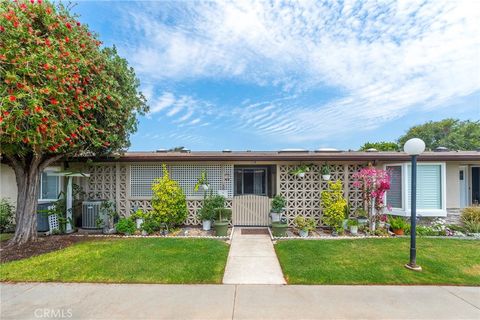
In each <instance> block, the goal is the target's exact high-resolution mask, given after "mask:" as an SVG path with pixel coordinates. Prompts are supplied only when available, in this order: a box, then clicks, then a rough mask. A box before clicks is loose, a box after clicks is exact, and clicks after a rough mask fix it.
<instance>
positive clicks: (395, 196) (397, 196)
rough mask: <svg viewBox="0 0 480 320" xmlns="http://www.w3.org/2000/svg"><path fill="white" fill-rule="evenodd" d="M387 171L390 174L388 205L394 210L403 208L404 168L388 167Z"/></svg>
mask: <svg viewBox="0 0 480 320" xmlns="http://www.w3.org/2000/svg"><path fill="white" fill-rule="evenodd" d="M387 169H388V172H389V173H390V190H388V191H387V205H388V206H391V207H392V208H402V207H403V205H402V204H403V197H402V166H388V167H387Z"/></svg>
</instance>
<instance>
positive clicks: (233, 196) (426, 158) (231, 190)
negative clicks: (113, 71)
mask: <svg viewBox="0 0 480 320" xmlns="http://www.w3.org/2000/svg"><path fill="white" fill-rule="evenodd" d="M86 160H87V159H81V158H80V159H76V160H74V161H69V162H63V163H61V164H59V165H58V166H53V167H51V168H48V169H47V170H46V171H47V172H44V174H43V175H42V178H41V187H40V198H39V201H40V202H44V201H51V200H54V199H55V198H56V195H57V194H58V193H59V192H60V191H61V190H63V188H64V186H63V185H64V181H63V179H64V178H63V177H60V176H50V175H48V171H55V170H62V169H65V170H79V171H82V172H85V173H88V174H89V175H90V176H89V178H84V179H77V178H75V180H74V182H75V183H76V184H78V185H80V186H82V187H83V190H84V191H85V192H86V194H87V197H88V199H91V200H95V199H97V200H104V199H110V200H114V201H115V203H116V206H117V211H118V212H119V213H120V214H121V215H127V216H128V215H129V214H131V212H133V211H134V210H135V209H143V210H149V208H151V206H150V199H151V196H152V191H151V184H152V181H153V179H155V178H157V177H160V176H161V175H162V164H166V165H167V167H168V170H169V173H170V176H171V177H172V178H173V179H175V180H177V181H178V182H179V184H180V186H181V187H182V188H183V190H184V192H185V194H186V197H187V204H188V209H189V216H188V218H187V220H186V221H185V223H186V224H187V225H196V224H199V221H198V219H197V217H196V213H197V210H198V209H199V208H200V207H201V205H202V199H203V197H204V193H203V191H197V192H196V191H194V186H195V183H196V182H197V179H198V177H199V176H200V174H201V172H202V171H203V170H205V171H206V172H207V179H208V181H209V184H210V187H211V188H210V190H211V191H213V192H219V193H221V194H223V195H225V197H226V198H227V205H228V206H229V207H232V208H233V223H234V224H235V225H268V224H269V223H270V220H269V198H271V197H272V196H274V195H275V194H280V195H282V196H284V197H285V198H286V199H287V206H286V216H287V218H288V220H289V222H290V223H291V222H292V221H293V218H294V217H295V216H297V215H304V216H310V217H314V218H315V219H317V220H319V219H320V218H321V203H320V192H321V191H322V190H323V189H325V188H326V187H327V181H324V180H322V178H321V173H320V169H321V166H322V164H324V163H328V165H329V166H330V168H331V180H333V181H335V180H341V181H342V182H343V186H344V194H345V197H346V198H347V199H348V203H349V205H350V210H351V211H352V212H353V211H354V210H355V209H356V208H357V207H359V206H361V205H362V195H361V192H360V191H359V190H358V189H357V188H355V187H354V186H353V181H352V175H353V174H354V173H355V172H357V171H358V170H359V169H361V168H362V167H364V166H367V165H369V164H371V165H374V166H376V167H379V168H388V169H389V170H390V171H391V173H392V175H391V190H390V191H388V192H387V195H386V200H387V203H388V204H389V205H390V206H391V207H392V214H395V215H403V216H408V215H409V214H410V212H409V208H410V197H409V188H410V175H409V170H410V163H409V161H410V158H409V156H408V155H406V154H405V153H403V152H352V151H337V150H333V149H326V150H322V149H321V150H317V151H307V150H281V151H241V152H237V151H235V152H232V151H229V150H225V151H218V152H216V151H215V152H213V151H212V152H203V151H202V152H190V151H188V150H186V151H181V152H167V151H163V150H159V151H156V152H126V153H124V154H122V155H118V156H112V157H109V158H101V159H95V161H94V162H87V161H86ZM418 160H419V164H418V187H417V188H418V197H417V208H418V209H417V210H418V213H417V214H418V215H419V216H422V217H448V218H452V219H455V218H458V214H459V211H460V209H461V208H463V207H466V206H469V205H472V204H478V203H479V202H480V152H478V151H458V152H457V151H442V152H425V153H423V154H422V155H421V156H419V159H418ZM301 164H308V165H311V170H310V172H308V173H307V174H306V175H305V177H303V178H299V177H297V176H295V175H293V174H291V173H290V172H291V171H292V169H295V168H296V167H297V166H299V165H301ZM1 177H2V179H1V186H0V187H1V189H0V191H1V196H2V197H10V198H12V199H15V197H16V186H15V185H14V181H15V178H14V175H13V171H12V170H11V168H9V167H7V166H6V165H5V164H2V165H1ZM209 192H210V191H209Z"/></svg>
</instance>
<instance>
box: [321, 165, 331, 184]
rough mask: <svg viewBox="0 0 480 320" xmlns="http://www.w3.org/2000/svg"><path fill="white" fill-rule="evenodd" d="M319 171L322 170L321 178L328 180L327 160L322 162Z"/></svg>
mask: <svg viewBox="0 0 480 320" xmlns="http://www.w3.org/2000/svg"><path fill="white" fill-rule="evenodd" d="M321 172H322V179H323V180H325V181H328V180H330V166H329V165H328V163H327V162H325V163H324V164H323V166H322V169H321Z"/></svg>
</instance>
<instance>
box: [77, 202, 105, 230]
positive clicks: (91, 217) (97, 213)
mask: <svg viewBox="0 0 480 320" xmlns="http://www.w3.org/2000/svg"><path fill="white" fill-rule="evenodd" d="M101 205H102V201H83V203H82V228H83V229H101V228H102V223H103V221H104V218H105V217H104V214H103V213H102V210H101V209H100V208H101ZM100 219H101V220H100ZM99 221H101V223H100V224H99V223H98V222H99Z"/></svg>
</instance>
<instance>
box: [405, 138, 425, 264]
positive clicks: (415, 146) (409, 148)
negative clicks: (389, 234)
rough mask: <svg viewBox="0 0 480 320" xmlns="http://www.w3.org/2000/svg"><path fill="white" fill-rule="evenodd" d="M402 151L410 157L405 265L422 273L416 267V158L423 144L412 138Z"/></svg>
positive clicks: (422, 150) (421, 151) (420, 140)
mask: <svg viewBox="0 0 480 320" xmlns="http://www.w3.org/2000/svg"><path fill="white" fill-rule="evenodd" d="M403 150H404V151H405V152H406V153H407V154H409V155H410V156H411V157H412V187H411V194H410V199H411V200H412V201H411V204H412V207H411V217H410V262H409V263H408V264H406V265H405V267H406V268H407V269H410V270H414V271H422V267H420V266H419V265H417V244H416V242H417V241H416V236H417V234H416V233H417V229H416V228H417V157H418V156H419V155H420V154H422V153H423V152H424V151H425V142H423V140H422V139H419V138H412V139H410V140H408V141H407V142H405V145H404V146H403Z"/></svg>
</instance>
